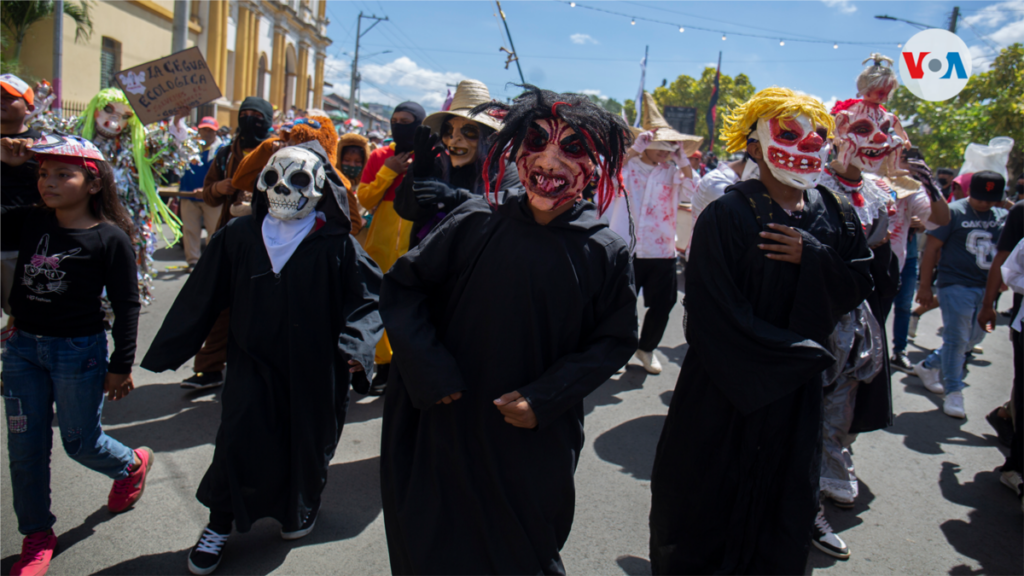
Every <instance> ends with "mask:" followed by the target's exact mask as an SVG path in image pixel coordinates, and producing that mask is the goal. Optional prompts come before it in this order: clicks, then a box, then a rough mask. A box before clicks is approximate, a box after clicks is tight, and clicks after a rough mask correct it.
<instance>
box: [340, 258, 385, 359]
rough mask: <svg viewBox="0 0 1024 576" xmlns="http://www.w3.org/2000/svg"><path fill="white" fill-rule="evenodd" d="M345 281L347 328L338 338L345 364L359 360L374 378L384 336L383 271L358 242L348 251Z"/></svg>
mask: <svg viewBox="0 0 1024 576" xmlns="http://www.w3.org/2000/svg"><path fill="white" fill-rule="evenodd" d="M344 258H345V261H344V262H340V264H341V266H342V278H344V280H345V287H344V294H343V295H342V302H343V303H344V305H343V309H342V313H343V314H344V316H345V318H344V320H345V324H344V326H343V327H342V329H341V334H340V335H339V336H338V350H339V351H340V352H341V354H342V357H343V358H344V359H345V360H355V361H356V362H359V364H360V365H362V367H363V368H364V369H365V370H366V371H367V374H369V377H370V378H372V373H371V370H372V369H373V355H374V349H375V348H376V346H377V342H378V341H379V340H380V339H381V336H382V335H383V334H384V325H383V324H382V323H381V320H380V313H379V311H378V309H377V303H378V302H377V300H378V296H377V295H378V294H380V283H381V276H382V275H381V271H380V268H379V267H378V266H377V264H376V263H374V262H373V260H371V259H370V257H369V255H367V254H366V252H364V251H363V249H362V248H360V247H359V245H358V244H356V243H355V242H354V241H353V242H350V243H349V246H348V250H346V251H345V256H344Z"/></svg>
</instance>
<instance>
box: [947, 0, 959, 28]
mask: <svg viewBox="0 0 1024 576" xmlns="http://www.w3.org/2000/svg"><path fill="white" fill-rule="evenodd" d="M959 17H960V7H959V6H953V15H952V16H950V17H949V31H950V32H952V33H953V34H956V20H957V18H959Z"/></svg>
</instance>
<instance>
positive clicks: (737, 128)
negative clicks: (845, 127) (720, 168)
mask: <svg viewBox="0 0 1024 576" xmlns="http://www.w3.org/2000/svg"><path fill="white" fill-rule="evenodd" d="M797 116H807V117H808V118H810V119H811V122H813V123H814V127H815V129H817V128H818V127H819V126H823V127H825V128H828V137H829V138H833V137H835V130H836V123H835V120H833V119H832V115H831V114H829V113H828V110H827V109H826V108H825V105H824V104H822V103H821V102H820V101H819V100H817V99H815V98H812V97H810V96H808V95H806V94H799V93H797V92H794V91H793V90H790V89H789V88H778V87H772V88H765V89H764V90H761V91H760V92H758V93H757V94H754V96H753V97H751V98H750V100H747V101H746V102H744V103H743V105H742V106H740V107H739V108H736V109H735V110H733V112H732V114H729V115H728V116H725V117H724V118H723V120H725V126H724V127H723V128H722V134H721V136H720V138H721V139H722V141H723V142H725V149H726V150H727V151H728V152H729V153H730V154H732V153H734V152H740V151H741V150H746V148H747V138H748V137H749V136H750V133H751V132H752V131H753V130H754V129H755V128H756V127H757V121H758V120H759V119H761V118H780V119H781V120H782V123H783V125H784V124H785V120H790V119H793V118H796V117H797Z"/></svg>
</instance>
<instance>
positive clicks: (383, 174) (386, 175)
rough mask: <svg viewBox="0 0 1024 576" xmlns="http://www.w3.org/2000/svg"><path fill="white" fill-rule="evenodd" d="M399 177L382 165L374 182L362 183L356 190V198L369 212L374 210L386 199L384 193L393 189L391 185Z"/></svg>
mask: <svg viewBox="0 0 1024 576" xmlns="http://www.w3.org/2000/svg"><path fill="white" fill-rule="evenodd" d="M397 177H398V172H395V171H394V170H392V169H391V168H388V167H387V166H384V165H382V166H381V167H380V170H378V171H377V177H376V178H374V179H373V182H369V183H365V182H364V183H362V184H360V185H359V188H357V189H356V197H358V198H359V203H360V204H361V205H362V206H363V207H364V208H366V209H367V210H373V209H374V208H376V207H377V204H380V201H381V200H383V199H384V193H385V192H387V191H388V188H390V187H391V183H392V182H394V181H395V178H397Z"/></svg>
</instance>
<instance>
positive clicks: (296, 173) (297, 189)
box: [256, 146, 326, 220]
mask: <svg viewBox="0 0 1024 576" xmlns="http://www.w3.org/2000/svg"><path fill="white" fill-rule="evenodd" d="M325 179H326V172H325V171H324V161H323V160H322V159H321V158H320V157H319V156H317V155H316V154H315V153H313V152H310V151H309V150H306V149H305V148H297V147H294V146H292V147H288V148H282V149H281V150H278V151H277V152H276V153H274V155H273V156H271V157H270V161H269V162H268V163H267V166H266V167H265V168H264V169H263V172H262V173H260V178H259V180H258V181H257V183H256V189H257V190H259V191H260V192H265V193H266V194H267V200H268V202H269V204H270V215H271V216H273V217H274V218H277V219H278V220H299V219H302V218H305V217H306V215H307V214H309V213H310V212H312V211H313V209H314V208H315V207H316V205H317V203H318V202H319V201H320V198H321V197H323V193H322V191H323V189H324V180H325Z"/></svg>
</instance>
